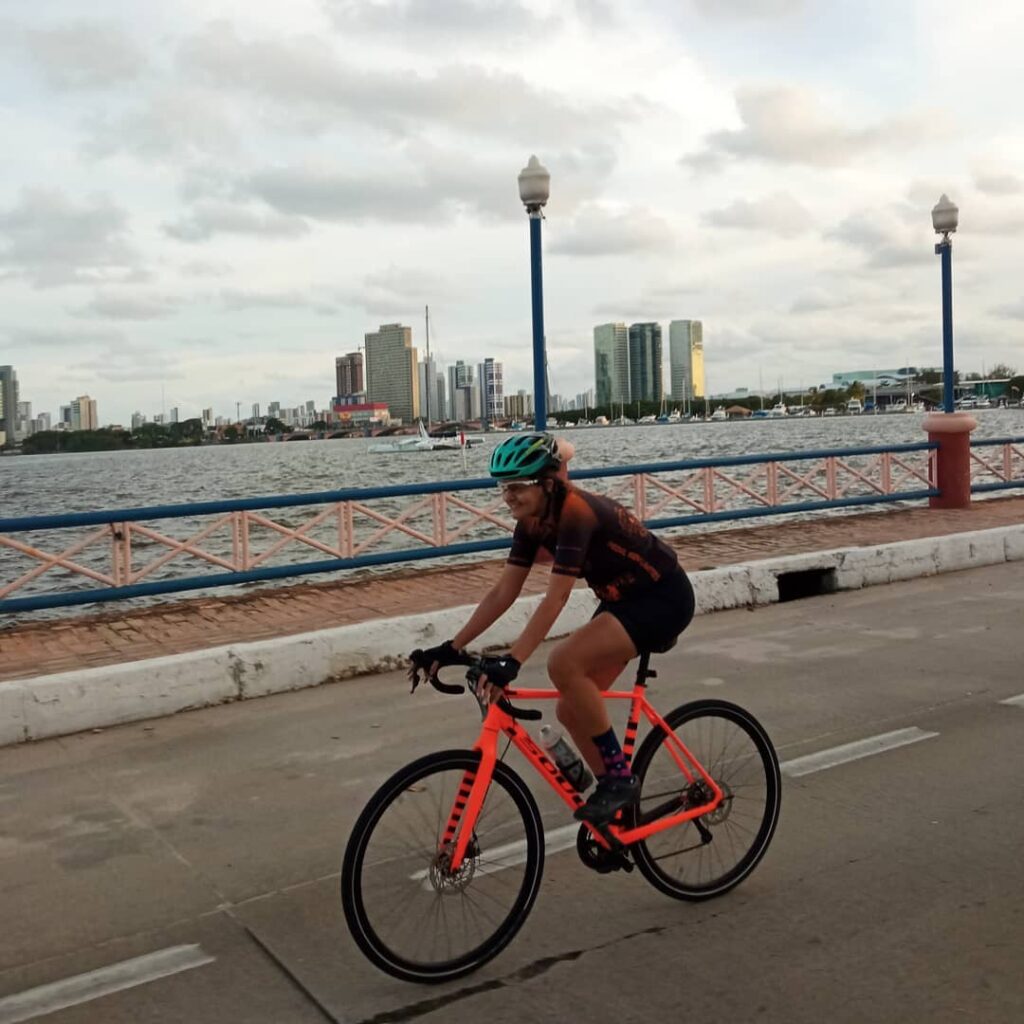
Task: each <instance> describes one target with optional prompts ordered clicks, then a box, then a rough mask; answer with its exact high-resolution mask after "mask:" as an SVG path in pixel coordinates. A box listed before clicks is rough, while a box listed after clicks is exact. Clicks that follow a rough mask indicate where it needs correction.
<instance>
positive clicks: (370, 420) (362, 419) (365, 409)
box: [331, 402, 391, 429]
mask: <svg viewBox="0 0 1024 1024" xmlns="http://www.w3.org/2000/svg"><path fill="white" fill-rule="evenodd" d="M331 418H332V419H333V420H334V422H335V423H336V424H337V425H338V426H339V427H340V428H341V429H348V428H368V427H373V426H381V427H383V426H387V425H388V424H389V423H390V422H391V416H390V414H389V412H388V407H387V403H385V402H353V403H351V404H349V405H342V404H341V403H338V404H336V405H335V406H334V408H333V409H332V410H331Z"/></svg>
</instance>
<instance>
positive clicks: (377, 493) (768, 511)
mask: <svg viewBox="0 0 1024 1024" xmlns="http://www.w3.org/2000/svg"><path fill="white" fill-rule="evenodd" d="M937 447H938V446H937V445H936V444H935V443H934V442H921V443H917V444H903V445H887V446H869V447H859V448H843V449H816V450H812V451H799V452H778V453H772V454H765V455H743V456H730V457H724V458H722V457H719V458H707V459H689V460H684V461H678V462H660V463H643V464H639V465H634V466H616V467H608V468H597V469H587V470H579V471H576V472H574V473H572V479H573V480H574V481H581V480H594V479H599V478H616V477H625V476H638V475H641V474H642V475H646V476H658V475H664V474H670V473H694V472H697V471H700V470H705V471H707V470H713V471H717V470H722V469H729V468H735V467H742V466H757V465H760V464H767V463H776V464H780V463H791V462H807V461H813V460H819V459H826V460H828V459H841V460H846V459H850V458H854V457H858V456H873V455H902V454H909V453H914V452H925V451H928V452H930V451H932V450H934V449H936V448H937ZM493 487H494V482H493V481H492V480H490V479H489V478H485V479H476V480H463V481H452V482H437V483H426V484H398V485H393V486H389V487H375V488H350V489H345V490H338V491H322V492H317V493H312V494H296V495H275V496H267V497H257V498H239V499H232V500H228V501H208V502H196V503H191V504H178V505H162V506H153V507H142V508H129V509H113V510H109V511H97V512H77V513H67V514H62V515H42V516H23V517H19V518H7V519H0V536H2V535H4V534H17V533H31V532H33V531H46V530H57V529H66V528H72V527H86V526H104V525H110V526H111V531H112V533H113V532H114V531H115V527H116V525H117V524H126V523H140V522H146V521H151V520H157V519H183V518H192V517H195V516H205V515H217V514H220V515H223V514H228V513H236V512H238V513H241V512H249V511H255V510H267V509H275V508H278V509H279V508H289V507H296V506H309V505H323V504H337V503H345V502H358V503H360V504H363V503H365V502H367V501H371V500H375V499H392V498H402V497H410V496H425V495H439V494H455V493H459V492H466V491H480V490H491V489H493ZM938 494H939V492H938V491H937V490H936V489H934V488H932V487H922V488H918V489H913V490H905V491H898V492H891V493H873V494H859V495H853V496H849V497H837V498H834V499H828V500H814V501H799V502H790V503H788V504H780V505H774V504H762V505H758V506H753V507H746V508H729V509H718V510H713V511H709V512H697V513H692V514H686V515H679V516H667V517H659V518H648V519H646V520H645V522H646V524H647V525H648V526H649V527H651V528H653V529H668V528H672V527H681V526H690V525H694V524H697V523H711V522H723V521H727V520H743V519H752V518H759V517H763V516H773V515H785V514H795V513H810V512H818V511H822V510H826V509H843V508H857V507H865V506H871V505H879V504H884V503H893V502H904V501H920V500H923V499H925V498H929V497H934V496H937V495H938ZM510 544H511V539H510V537H508V536H504V537H498V538H494V539H486V540H474V541H467V542H463V543H458V544H444V545H436V546H427V547H423V548H404V549H399V550H386V551H379V552H375V553H372V554H362V555H358V556H354V557H350V558H328V559H319V560H316V561H310V562H299V563H289V564H287V565H276V566H266V567H262V568H258V569H246V570H242V571H225V572H219V573H215V574H204V575H199V576H185V577H177V578H174V579H162V580H152V581H150V582H145V583H133V584H128V585H123V586H112V587H93V588H90V589H85V590H81V589H80V590H69V591H63V592H47V593H42V594H35V595H32V596H27V597H19V598H6V599H0V613H12V612H24V611H33V610H36V609H43V608H59V607H67V606H72V605H81V604H93V603H98V602H106V601H117V600H123V599H128V598H135V597H148V596H154V595H163V594H171V593H180V592H184V591H189V590H199V589H206V588H212V587H224V586H237V585H239V584H248V583H258V582H265V581H269V580H279V579H285V578H288V577H300V576H309V575H313V574H317V573H325V572H337V571H341V570H351V569H365V568H371V567H376V566H381V565H385V564H400V563H407V562H416V561H422V560H426V559H436V558H445V557H452V556H464V555H470V554H479V553H482V552H491V551H501V550H504V549H506V548H508V547H509V546H510Z"/></svg>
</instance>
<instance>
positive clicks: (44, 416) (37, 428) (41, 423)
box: [32, 412, 51, 434]
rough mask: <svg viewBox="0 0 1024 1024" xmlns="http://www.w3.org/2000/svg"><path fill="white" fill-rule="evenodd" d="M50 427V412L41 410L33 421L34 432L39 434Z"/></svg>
mask: <svg viewBox="0 0 1024 1024" xmlns="http://www.w3.org/2000/svg"><path fill="white" fill-rule="evenodd" d="M50 429H51V425H50V414H49V413H48V412H41V413H40V414H39V415H38V416H37V417H36V418H35V420H34V421H33V427H32V432H33V433H34V434H38V433H40V432H41V431H43V430H50Z"/></svg>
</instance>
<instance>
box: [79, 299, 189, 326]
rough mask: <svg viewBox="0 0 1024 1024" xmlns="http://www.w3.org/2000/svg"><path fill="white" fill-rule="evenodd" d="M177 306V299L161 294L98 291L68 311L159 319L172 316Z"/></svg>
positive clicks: (103, 317) (101, 317) (89, 315)
mask: <svg viewBox="0 0 1024 1024" xmlns="http://www.w3.org/2000/svg"><path fill="white" fill-rule="evenodd" d="M179 306H180V302H179V301H177V300H175V299H171V298H168V297H167V296H163V295H132V294H124V293H122V294H117V293H110V292H98V293H97V294H96V296H95V298H93V300H92V302H89V303H88V304H86V305H85V306H81V307H77V308H75V309H72V310H70V311H69V312H71V313H72V315H74V316H78V317H86V318H94V319H98V320H159V319H162V318H163V317H168V316H173V315H174V313H175V312H177V310H178V308H179Z"/></svg>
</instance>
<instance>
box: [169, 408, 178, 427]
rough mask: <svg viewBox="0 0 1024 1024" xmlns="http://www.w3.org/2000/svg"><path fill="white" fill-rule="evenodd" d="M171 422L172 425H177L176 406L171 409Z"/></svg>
mask: <svg viewBox="0 0 1024 1024" xmlns="http://www.w3.org/2000/svg"><path fill="white" fill-rule="evenodd" d="M171 422H172V423H177V422H178V407H177V406H174V408H173V409H171Z"/></svg>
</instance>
